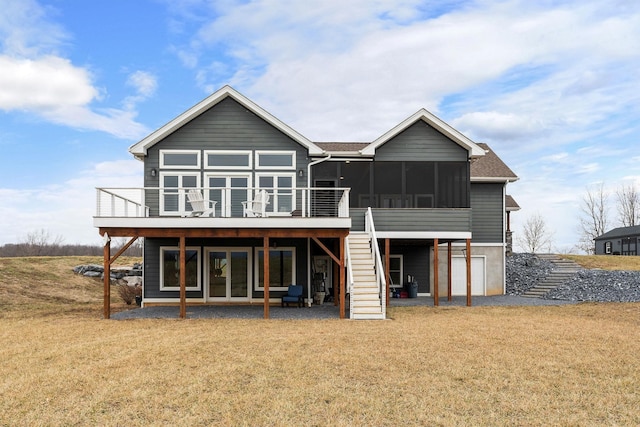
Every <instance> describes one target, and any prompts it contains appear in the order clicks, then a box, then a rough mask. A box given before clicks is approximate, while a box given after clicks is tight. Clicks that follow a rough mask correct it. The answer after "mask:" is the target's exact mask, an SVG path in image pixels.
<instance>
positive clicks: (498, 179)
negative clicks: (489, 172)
mask: <svg viewBox="0 0 640 427" xmlns="http://www.w3.org/2000/svg"><path fill="white" fill-rule="evenodd" d="M519 179H520V178H519V177H517V176H516V177H513V176H508V177H507V176H505V177H498V176H490V177H482V176H475V177H473V176H472V177H471V182H481V183H482V182H486V183H492V182H501V183H502V182H515V181H517V180H519Z"/></svg>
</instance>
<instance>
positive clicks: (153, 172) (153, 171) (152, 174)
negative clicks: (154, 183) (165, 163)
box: [151, 168, 158, 178]
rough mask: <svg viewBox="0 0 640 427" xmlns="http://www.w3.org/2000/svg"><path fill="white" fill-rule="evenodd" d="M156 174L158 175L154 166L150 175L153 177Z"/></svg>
mask: <svg viewBox="0 0 640 427" xmlns="http://www.w3.org/2000/svg"><path fill="white" fill-rule="evenodd" d="M156 175H158V171H157V170H156V169H155V168H153V169H151V176H152V177H154V178H155V177H156Z"/></svg>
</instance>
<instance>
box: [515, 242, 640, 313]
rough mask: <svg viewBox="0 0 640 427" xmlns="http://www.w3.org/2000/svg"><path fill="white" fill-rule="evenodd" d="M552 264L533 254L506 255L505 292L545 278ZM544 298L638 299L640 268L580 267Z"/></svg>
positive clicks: (621, 300)
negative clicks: (614, 269)
mask: <svg viewBox="0 0 640 427" xmlns="http://www.w3.org/2000/svg"><path fill="white" fill-rule="evenodd" d="M553 268H554V266H553V264H552V263H551V262H549V261H546V260H543V259H540V258H538V257H537V256H536V255H534V254H513V255H512V256H509V257H507V263H506V279H507V284H506V289H507V294H508V295H520V294H522V293H523V292H524V291H526V290H527V289H530V288H532V287H534V286H535V285H536V284H537V283H538V282H539V281H541V280H542V279H544V278H545V277H547V276H548V275H549V274H550V273H551V271H552V270H553ZM543 298H544V299H551V300H565V301H594V302H638V301H640V271H606V270H582V271H579V272H577V273H576V274H575V275H574V276H573V277H572V278H571V279H569V280H567V281H566V282H565V283H563V284H562V285H560V286H558V287H557V288H556V289H553V290H551V291H549V292H548V293H547V294H546V295H545V296H544V297H543Z"/></svg>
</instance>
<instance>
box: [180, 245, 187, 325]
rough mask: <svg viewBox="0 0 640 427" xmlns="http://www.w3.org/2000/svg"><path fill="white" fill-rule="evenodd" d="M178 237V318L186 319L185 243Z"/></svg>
mask: <svg viewBox="0 0 640 427" xmlns="http://www.w3.org/2000/svg"><path fill="white" fill-rule="evenodd" d="M186 240H187V239H186V238H185V237H184V236H180V318H181V319H184V318H185V317H187V247H186V246H187V243H186Z"/></svg>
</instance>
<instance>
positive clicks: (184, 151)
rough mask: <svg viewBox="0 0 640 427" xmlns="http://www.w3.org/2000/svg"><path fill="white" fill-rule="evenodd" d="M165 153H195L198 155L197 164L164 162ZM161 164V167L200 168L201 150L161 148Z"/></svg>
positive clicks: (178, 168)
mask: <svg viewBox="0 0 640 427" xmlns="http://www.w3.org/2000/svg"><path fill="white" fill-rule="evenodd" d="M165 154H195V155H196V160H197V161H196V163H197V164H196V165H195V166H194V165H165V164H164V155H165ZM159 156H160V158H159V164H160V169H176V170H183V169H192V170H193V169H200V165H201V164H202V158H201V152H200V150H160V152H159Z"/></svg>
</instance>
